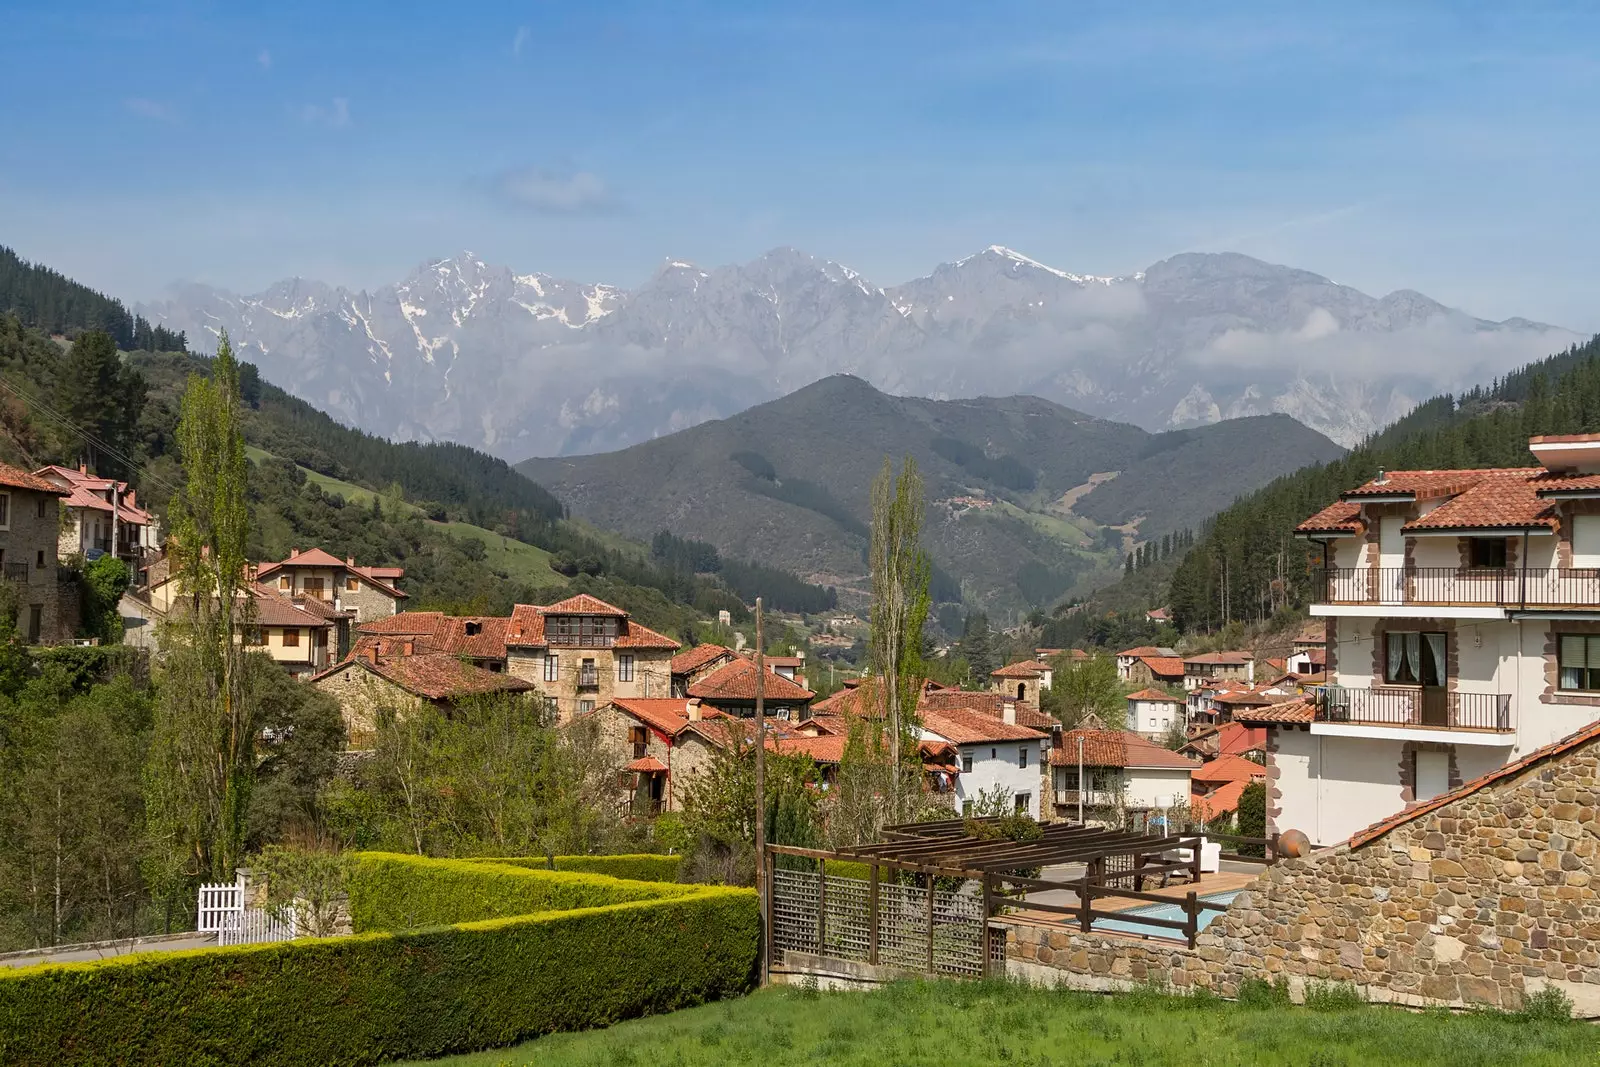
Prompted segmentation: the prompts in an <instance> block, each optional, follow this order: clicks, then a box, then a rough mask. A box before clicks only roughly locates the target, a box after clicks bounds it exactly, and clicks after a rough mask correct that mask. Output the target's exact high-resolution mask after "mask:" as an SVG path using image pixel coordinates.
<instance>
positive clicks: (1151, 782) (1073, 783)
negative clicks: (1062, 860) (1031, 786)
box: [1050, 722, 1200, 820]
mask: <svg viewBox="0 0 1600 1067" xmlns="http://www.w3.org/2000/svg"><path fill="white" fill-rule="evenodd" d="M1199 766H1200V764H1199V761H1198V760H1193V759H1190V758H1188V757H1187V756H1181V755H1179V754H1178V753H1176V752H1173V751H1171V750H1169V749H1165V748H1162V747H1161V746H1159V745H1156V744H1153V743H1151V742H1150V741H1147V740H1145V739H1144V738H1143V737H1141V736H1139V735H1138V734H1136V733H1131V732H1129V731H1127V730H1107V729H1103V728H1100V727H1099V726H1098V725H1097V724H1095V723H1093V722H1091V723H1090V724H1089V725H1087V726H1084V727H1080V728H1078V729H1076V730H1068V731H1066V732H1065V733H1064V734H1062V737H1061V744H1060V745H1059V746H1058V747H1056V748H1054V749H1052V750H1051V752H1050V767H1051V772H1052V773H1051V777H1052V788H1051V793H1052V796H1051V801H1052V804H1053V814H1054V816H1055V817H1056V818H1058V819H1076V818H1077V814H1078V807H1079V802H1080V800H1081V802H1082V806H1083V808H1084V809H1090V808H1096V809H1101V814H1099V815H1098V816H1096V815H1093V814H1092V813H1091V812H1089V811H1088V810H1085V812H1084V815H1085V818H1099V819H1101V820H1105V819H1113V820H1114V819H1116V818H1117V817H1119V814H1120V813H1124V812H1126V813H1130V814H1133V815H1136V816H1138V815H1144V816H1148V815H1149V814H1150V813H1152V812H1165V811H1168V810H1170V809H1172V808H1175V807H1178V806H1179V805H1185V804H1188V802H1189V796H1190V793H1191V792H1192V790H1191V788H1190V775H1191V774H1192V773H1193V772H1194V770H1195V769H1196V768H1198V767H1199ZM1080 768H1081V774H1082V776H1081V777H1080ZM1080 794H1081V795H1080ZM1108 812H1115V813H1119V814H1118V815H1112V814H1107V813H1108Z"/></svg>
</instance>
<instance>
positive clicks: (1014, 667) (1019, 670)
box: [989, 659, 1052, 678]
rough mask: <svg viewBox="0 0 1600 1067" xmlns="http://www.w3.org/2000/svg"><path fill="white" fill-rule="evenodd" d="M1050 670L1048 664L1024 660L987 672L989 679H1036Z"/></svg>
mask: <svg viewBox="0 0 1600 1067" xmlns="http://www.w3.org/2000/svg"><path fill="white" fill-rule="evenodd" d="M1051 669H1052V668H1051V666H1050V664H1048V663H1040V662H1039V661H1038V660H1026V659H1025V660H1018V661H1017V662H1016V663H1008V664H1006V665H1005V666H1004V667H1001V668H1000V669H999V670H997V671H990V672H989V677H991V678H1038V677H1040V676H1041V675H1043V674H1044V672H1045V671H1048V670H1051Z"/></svg>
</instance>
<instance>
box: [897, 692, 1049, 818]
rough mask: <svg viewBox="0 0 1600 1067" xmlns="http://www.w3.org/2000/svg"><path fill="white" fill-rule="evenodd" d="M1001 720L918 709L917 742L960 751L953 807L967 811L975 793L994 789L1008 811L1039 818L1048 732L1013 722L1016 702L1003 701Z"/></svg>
mask: <svg viewBox="0 0 1600 1067" xmlns="http://www.w3.org/2000/svg"><path fill="white" fill-rule="evenodd" d="M1006 707H1007V709H1009V710H1008V711H1007V712H1006V715H1007V716H1008V717H1009V721H1007V719H1006V718H1000V719H996V718H993V717H992V716H989V715H984V714H982V713H981V712H976V711H969V710H967V709H964V708H959V709H958V708H951V709H947V710H942V711H931V710H924V711H922V712H920V714H921V717H922V726H921V728H920V732H919V735H918V736H919V737H921V738H922V739H923V740H934V741H948V742H950V743H951V744H953V745H955V746H956V749H957V750H958V752H959V753H960V756H959V759H960V767H961V773H960V774H959V775H957V777H956V788H955V803H956V810H957V811H960V812H962V813H963V814H969V813H971V811H972V809H973V807H974V806H975V805H976V804H977V802H978V799H979V797H980V795H981V796H986V797H989V796H994V795H995V793H996V792H999V793H1001V794H1002V795H1004V796H1007V797H1009V798H1010V800H1011V803H1010V805H1009V806H1010V807H1011V808H1012V810H1015V811H1019V812H1026V813H1027V814H1029V815H1031V816H1033V817H1034V818H1041V817H1042V813H1043V810H1044V809H1043V808H1042V805H1043V803H1044V798H1043V797H1042V796H1041V786H1042V785H1043V783H1044V781H1045V778H1044V771H1045V768H1044V760H1045V753H1046V742H1047V741H1048V740H1049V738H1048V736H1047V735H1046V734H1044V733H1043V732H1041V731H1039V730H1034V729H1031V728H1029V727H1027V726H1019V725H1017V722H1016V705H1015V704H1008V705H1006Z"/></svg>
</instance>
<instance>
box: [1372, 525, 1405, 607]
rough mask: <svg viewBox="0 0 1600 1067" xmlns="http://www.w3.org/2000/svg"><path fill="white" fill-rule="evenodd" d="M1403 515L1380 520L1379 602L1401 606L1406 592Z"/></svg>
mask: <svg viewBox="0 0 1600 1067" xmlns="http://www.w3.org/2000/svg"><path fill="white" fill-rule="evenodd" d="M1405 521H1406V520H1405V518H1404V516H1401V515H1385V516H1383V518H1381V519H1379V520H1378V601H1379V602H1380V603H1383V604H1399V603H1400V602H1402V601H1403V600H1404V599H1405V591H1406V578H1405V566H1406V537H1405V534H1404V533H1402V532H1401V527H1402V526H1403V525H1404V524H1405Z"/></svg>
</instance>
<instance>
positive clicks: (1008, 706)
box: [1000, 700, 1017, 726]
mask: <svg viewBox="0 0 1600 1067" xmlns="http://www.w3.org/2000/svg"><path fill="white" fill-rule="evenodd" d="M1000 721H1001V722H1003V723H1005V724H1006V725H1008V726H1015V725H1017V702H1016V701H1015V700H1006V701H1002V702H1001V704H1000Z"/></svg>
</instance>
